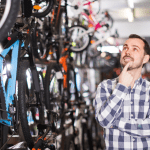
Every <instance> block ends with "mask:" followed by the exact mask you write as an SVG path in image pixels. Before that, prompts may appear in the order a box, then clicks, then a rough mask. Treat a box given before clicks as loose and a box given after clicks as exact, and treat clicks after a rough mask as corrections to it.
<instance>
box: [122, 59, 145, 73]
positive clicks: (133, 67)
mask: <svg viewBox="0 0 150 150" xmlns="http://www.w3.org/2000/svg"><path fill="white" fill-rule="evenodd" d="M125 57H129V58H130V59H131V60H130V61H133V66H131V67H129V68H128V70H127V71H130V70H134V69H138V68H140V67H141V66H143V64H142V60H141V63H140V62H139V64H136V66H134V59H133V58H132V57H130V56H124V57H123V58H122V59H123V62H124V63H120V64H121V67H122V68H124V67H125V66H126V64H127V63H129V62H126V61H125V60H124V59H125Z"/></svg>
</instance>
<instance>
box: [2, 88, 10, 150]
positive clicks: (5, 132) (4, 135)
mask: <svg viewBox="0 0 150 150" xmlns="http://www.w3.org/2000/svg"><path fill="white" fill-rule="evenodd" d="M2 92H3V91H2V90H1V93H0V104H1V105H0V109H1V110H6V105H5V102H4V95H3V93H2ZM0 116H1V117H2V118H3V119H7V113H6V112H5V111H0ZM7 135H8V126H5V125H3V124H0V148H1V147H2V146H3V144H4V143H5V142H6V141H7ZM6 147H7V145H6V146H5V147H3V149H2V150H4V149H6Z"/></svg>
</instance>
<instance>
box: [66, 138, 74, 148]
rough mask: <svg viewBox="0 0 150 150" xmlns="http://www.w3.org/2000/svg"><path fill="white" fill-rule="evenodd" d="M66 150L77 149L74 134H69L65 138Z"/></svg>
mask: <svg viewBox="0 0 150 150" xmlns="http://www.w3.org/2000/svg"><path fill="white" fill-rule="evenodd" d="M65 150H75V144H74V136H73V135H69V136H67V137H66V139H65Z"/></svg>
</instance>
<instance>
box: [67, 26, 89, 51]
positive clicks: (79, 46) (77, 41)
mask: <svg viewBox="0 0 150 150" xmlns="http://www.w3.org/2000/svg"><path fill="white" fill-rule="evenodd" d="M84 32H86V29H84V28H82V27H72V28H70V30H69V33H70V39H71V44H72V47H71V49H72V50H73V51H82V50H84V49H85V48H86V47H87V46H88V44H89V35H88V34H83V33H84ZM81 34H83V36H81V38H79V36H80V35H81Z"/></svg>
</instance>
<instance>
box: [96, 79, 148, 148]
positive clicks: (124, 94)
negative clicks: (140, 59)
mask: <svg viewBox="0 0 150 150" xmlns="http://www.w3.org/2000/svg"><path fill="white" fill-rule="evenodd" d="M149 95H150V82H148V81H147V80H145V79H142V77H140V78H139V79H138V80H136V81H135V84H134V87H133V88H132V89H131V86H129V87H126V86H124V85H122V84H120V83H118V78H115V79H113V80H110V79H108V80H104V81H103V82H101V83H100V84H99V85H98V88H97V94H96V98H95V101H94V105H95V117H96V120H97V121H98V122H99V124H100V125H101V126H102V127H103V128H105V133H104V138H105V144H106V150H150V109H149V108H150V96H149Z"/></svg>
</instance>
